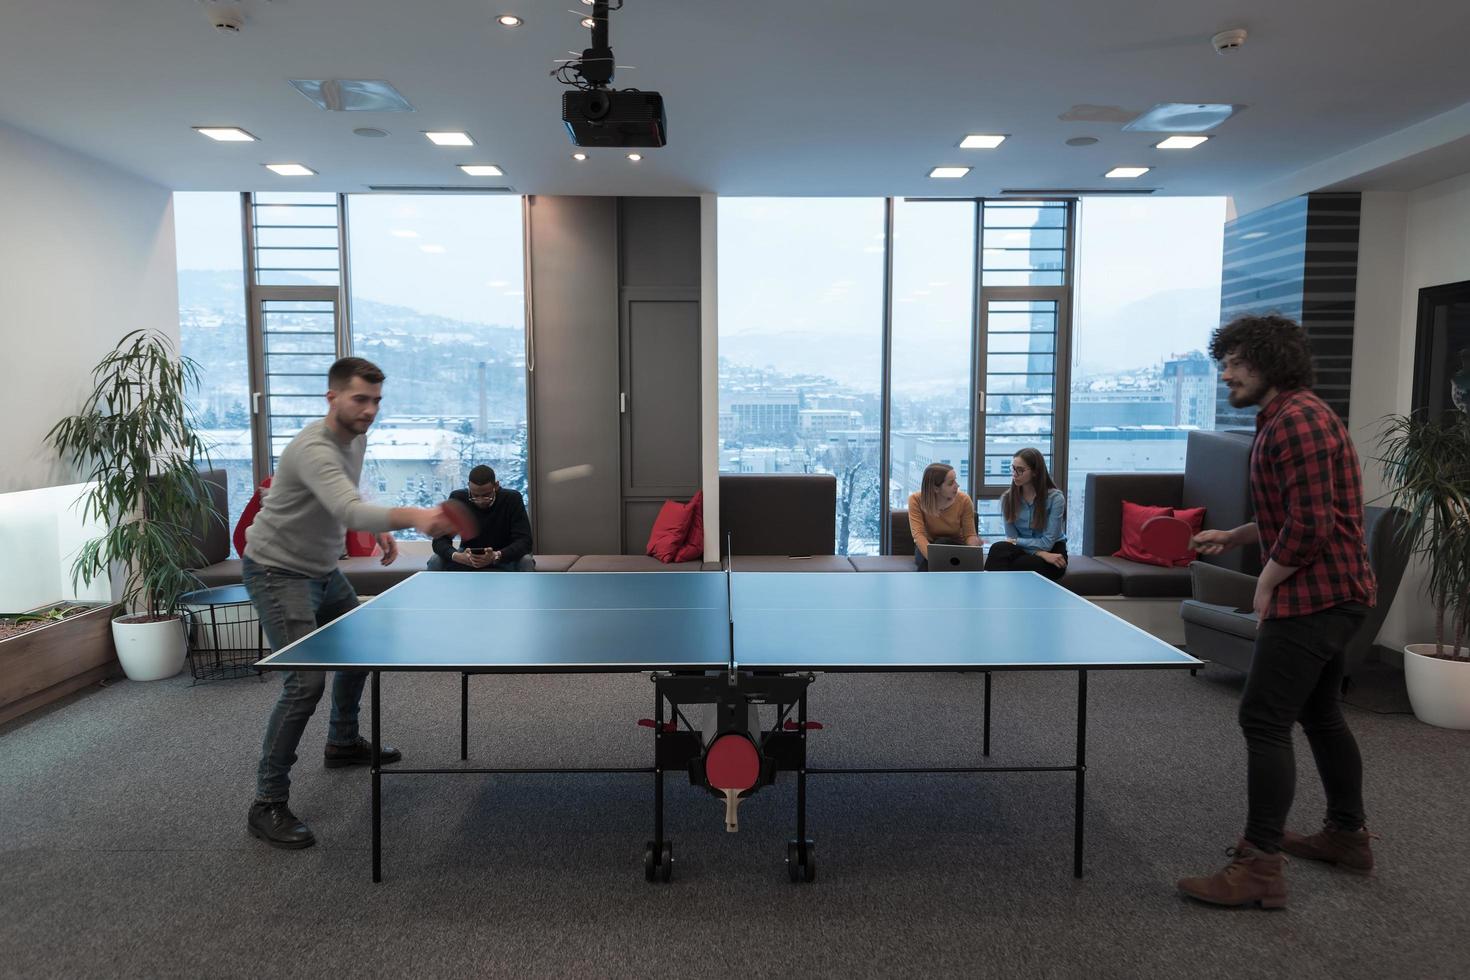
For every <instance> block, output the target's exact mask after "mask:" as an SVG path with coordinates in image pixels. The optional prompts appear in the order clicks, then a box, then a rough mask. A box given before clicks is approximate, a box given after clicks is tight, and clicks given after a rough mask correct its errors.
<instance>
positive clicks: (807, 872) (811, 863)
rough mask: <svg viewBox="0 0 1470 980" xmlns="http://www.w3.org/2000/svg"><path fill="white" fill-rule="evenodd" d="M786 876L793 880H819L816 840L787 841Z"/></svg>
mask: <svg viewBox="0 0 1470 980" xmlns="http://www.w3.org/2000/svg"><path fill="white" fill-rule="evenodd" d="M786 876H787V877H788V878H790V879H791V880H792V881H793V882H800V881H816V880H817V845H816V842H815V841H811V840H805V841H797V840H790V841H787V842H786Z"/></svg>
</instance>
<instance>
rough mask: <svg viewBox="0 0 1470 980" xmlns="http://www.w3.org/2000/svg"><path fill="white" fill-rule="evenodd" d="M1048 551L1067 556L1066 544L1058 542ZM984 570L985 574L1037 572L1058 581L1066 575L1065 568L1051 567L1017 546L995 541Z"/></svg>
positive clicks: (1049, 563)
mask: <svg viewBox="0 0 1470 980" xmlns="http://www.w3.org/2000/svg"><path fill="white" fill-rule="evenodd" d="M1047 550H1048V551H1051V552H1054V553H1055V554H1059V555H1062V556H1064V557H1065V556H1066V554H1067V542H1066V541H1065V540H1062V541H1058V542H1057V543H1056V544H1054V545H1052V546H1051V547H1050V548H1049V549H1047ZM985 570H986V571H987V572H1039V573H1041V574H1042V575H1045V576H1046V577H1047V578H1049V579H1051V580H1052V581H1053V582H1056V581H1059V580H1060V579H1061V577H1062V576H1063V575H1065V574H1067V567H1066V565H1063V566H1062V567H1061V568H1058V567H1057V566H1055V565H1053V564H1052V563H1051V562H1049V561H1047V560H1046V559H1045V558H1037V557H1036V556H1035V555H1033V554H1032V553H1031V552H1029V551H1027V550H1026V549H1025V548H1023V547H1021V546H1020V545H1018V544H1011V543H1010V542H1009V541H997V542H996V543H995V544H993V545H991V546H990V552H989V553H988V554H987V555H986V556H985Z"/></svg>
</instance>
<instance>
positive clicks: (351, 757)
mask: <svg viewBox="0 0 1470 980" xmlns="http://www.w3.org/2000/svg"><path fill="white" fill-rule="evenodd" d="M378 758H380V759H381V760H382V761H383V764H384V765H387V764H388V763H390V762H397V761H398V760H399V759H402V758H403V753H402V752H399V751H398V750H397V749H395V748H393V746H391V745H384V746H381V747H379V749H378ZM325 761H326V766H327V768H328V769H340V768H341V767H343V766H366V765H371V764H372V761H373V747H372V745H371V744H370V743H369V742H368V740H367V739H365V738H358V740H357V741H356V742H355V743H354V744H352V745H332V744H330V743H328V745H327V752H326V756H325Z"/></svg>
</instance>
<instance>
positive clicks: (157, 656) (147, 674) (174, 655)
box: [112, 617, 188, 681]
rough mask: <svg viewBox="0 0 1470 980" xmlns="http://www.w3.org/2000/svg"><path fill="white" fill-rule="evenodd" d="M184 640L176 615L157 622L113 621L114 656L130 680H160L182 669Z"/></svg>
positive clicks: (182, 623)
mask: <svg viewBox="0 0 1470 980" xmlns="http://www.w3.org/2000/svg"><path fill="white" fill-rule="evenodd" d="M186 639H187V638H186V637H185V635H184V621H183V619H181V618H179V617H175V618H173V619H166V620H163V621H162V622H157V623H147V622H128V621H127V620H125V619H114V620H113V621H112V640H113V643H114V644H116V646H117V659H118V662H119V663H121V664H122V669H123V673H125V674H127V675H128V680H130V681H161V680H163V679H164V678H165V677H172V676H174V675H175V674H177V673H178V672H179V671H180V670H183V669H184V655H185V654H186V653H188V644H187V643H186V642H185V641H186Z"/></svg>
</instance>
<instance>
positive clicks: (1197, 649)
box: [1179, 507, 1409, 675]
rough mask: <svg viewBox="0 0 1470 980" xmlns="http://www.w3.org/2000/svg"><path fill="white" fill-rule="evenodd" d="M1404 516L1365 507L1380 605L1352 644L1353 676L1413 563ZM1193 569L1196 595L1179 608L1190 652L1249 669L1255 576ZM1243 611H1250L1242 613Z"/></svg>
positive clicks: (1195, 565) (1195, 566)
mask: <svg viewBox="0 0 1470 980" xmlns="http://www.w3.org/2000/svg"><path fill="white" fill-rule="evenodd" d="M1403 518H1404V512H1403V511H1401V510H1398V509H1397V508H1387V507H1366V508H1364V514H1363V532H1364V535H1365V536H1366V538H1367V542H1368V562H1369V564H1370V565H1372V566H1373V574H1374V576H1375V577H1376V578H1377V579H1378V604H1377V605H1376V606H1374V607H1373V608H1372V609H1371V610H1369V612H1368V615H1367V616H1365V617H1364V618H1363V624H1362V626H1360V627H1359V628H1358V631H1357V633H1355V634H1354V635H1353V638H1352V640H1351V642H1350V643H1349V644H1348V652H1347V673H1348V674H1349V675H1351V674H1352V672H1353V671H1354V670H1355V669H1356V668H1357V667H1358V666H1359V665H1360V664H1362V662H1363V660H1364V659H1365V658H1366V657H1367V656H1368V652H1369V651H1370V650H1371V649H1372V648H1373V640H1374V638H1375V637H1377V636H1378V630H1379V629H1380V628H1381V627H1382V626H1383V620H1384V618H1385V617H1387V616H1388V610H1389V607H1390V606H1392V605H1393V598H1394V596H1395V595H1396V594H1397V593H1398V588H1399V582H1400V581H1402V580H1403V577H1404V568H1405V567H1406V566H1407V565H1408V563H1409V554H1408V550H1407V549H1406V548H1404V546H1403V544H1402V543H1401V542H1400V541H1399V539H1398V530H1399V527H1400V525H1401V524H1402V522H1403ZM1189 571H1190V575H1191V577H1192V580H1193V586H1194V598H1192V599H1186V600H1185V601H1184V603H1183V604H1182V605H1181V607H1180V610H1179V614H1180V616H1181V617H1182V618H1183V619H1184V642H1185V645H1186V646H1187V647H1188V648H1189V652H1190V653H1191V654H1193V655H1194V656H1196V657H1198V658H1200V659H1201V660H1210V661H1213V662H1215V663H1218V664H1223V665H1224V666H1226V667H1230V668H1232V669H1234V670H1239V671H1242V672H1246V671H1249V670H1250V666H1251V657H1252V655H1253V653H1254V650H1255V642H1256V628H1257V626H1258V625H1259V623H1258V621H1257V620H1256V617H1255V614H1254V613H1252V612H1250V611H1249V610H1250V607H1251V602H1252V600H1253V599H1254V597H1255V591H1256V576H1255V575H1247V574H1244V573H1242V572H1236V571H1231V570H1229V569H1225V568H1220V567H1218V566H1215V565H1210V564H1206V563H1205V562H1203V561H1197V562H1194V563H1193V564H1191V565H1190V566H1189ZM1242 609H1244V610H1246V611H1245V612H1240V611H1239V610H1242Z"/></svg>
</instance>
